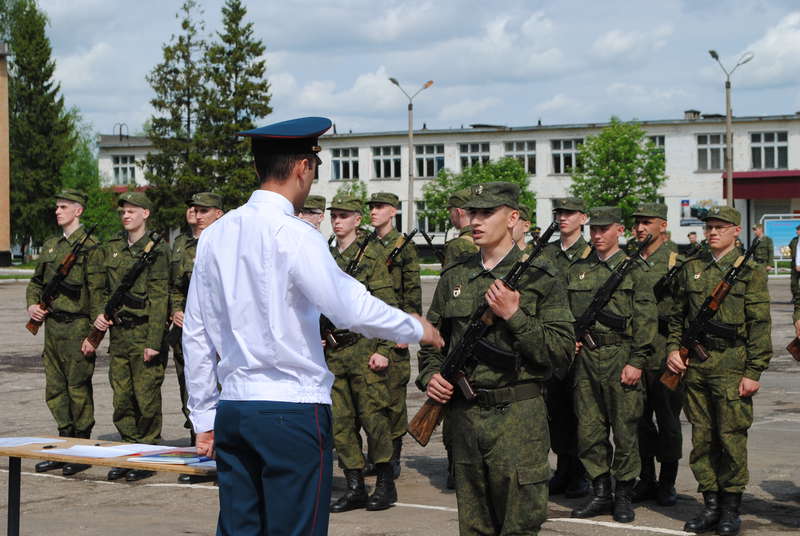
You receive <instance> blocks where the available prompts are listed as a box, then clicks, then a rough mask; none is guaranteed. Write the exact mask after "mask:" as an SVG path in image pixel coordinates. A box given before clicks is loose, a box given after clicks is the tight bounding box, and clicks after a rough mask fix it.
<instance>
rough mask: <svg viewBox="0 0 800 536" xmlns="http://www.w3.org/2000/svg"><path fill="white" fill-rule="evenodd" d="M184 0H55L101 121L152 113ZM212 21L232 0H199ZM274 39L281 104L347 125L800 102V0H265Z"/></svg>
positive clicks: (671, 113) (760, 108) (81, 83)
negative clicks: (729, 90)
mask: <svg viewBox="0 0 800 536" xmlns="http://www.w3.org/2000/svg"><path fill="white" fill-rule="evenodd" d="M180 3H181V2H180V1H179V0H135V1H131V0H40V4H41V6H42V8H43V9H44V10H45V11H46V12H47V14H48V16H49V18H50V27H49V28H48V35H49V37H50V39H51V41H52V44H53V50H54V54H55V57H56V62H57V71H56V77H57V79H58V80H59V81H60V82H61V86H62V90H63V92H64V95H65V97H66V100H67V102H68V104H69V105H75V106H77V107H78V108H80V110H81V112H82V113H83V116H84V118H85V119H86V120H88V121H89V122H90V123H91V125H92V127H93V128H94V129H95V130H96V131H98V132H102V133H110V132H111V130H112V127H113V125H114V124H115V123H119V122H124V123H127V125H128V126H129V128H130V131H131V133H134V132H136V131H137V130H139V129H140V128H141V125H142V123H143V122H144V121H145V120H146V119H147V117H148V116H149V115H150V113H151V110H150V107H149V104H148V101H149V100H150V98H151V96H152V94H151V90H150V88H149V86H148V85H147V82H146V81H145V75H146V74H147V73H148V72H149V71H150V70H151V69H152V67H153V66H154V65H155V64H156V63H158V62H159V61H160V59H161V46H162V44H163V43H165V42H167V41H168V40H169V39H170V36H171V35H172V34H174V33H176V32H177V31H178V29H179V28H178V19H176V17H175V13H176V12H177V11H178V8H179V7H180ZM199 3H200V4H201V5H202V6H203V10H204V13H203V16H202V18H203V19H204V21H205V33H206V34H209V35H210V34H212V33H213V32H215V31H217V30H218V29H220V26H221V25H220V6H221V5H222V3H223V2H222V0H199ZM246 5H247V6H248V18H249V20H251V21H252V22H253V23H254V24H255V30H256V34H257V35H258V37H260V38H261V39H262V40H263V41H264V44H265V45H266V47H267V52H266V60H267V77H268V79H269V81H270V82H271V84H272V107H273V109H274V113H273V114H272V116H271V117H270V118H269V119H268V121H270V122H271V121H273V120H275V121H277V120H283V119H288V118H291V117H296V116H300V115H326V116H329V117H331V118H332V119H333V120H334V121H335V122H336V123H337V126H338V131H339V132H340V133H341V132H346V131H347V130H353V131H356V132H357V131H376V130H403V129H405V128H406V111H405V105H406V102H407V101H406V100H405V97H403V95H402V94H401V93H400V91H399V90H398V89H397V88H396V87H394V86H393V85H391V84H390V83H389V82H388V80H387V78H388V77H389V76H393V77H395V78H397V79H399V80H400V82H401V83H402V84H403V85H404V86H405V87H406V89H407V90H408V91H409V92H411V91H414V90H416V88H418V87H419V86H420V85H421V84H422V83H423V82H424V81H426V80H428V79H433V80H434V81H435V83H434V85H433V87H431V88H430V89H427V90H425V91H424V92H423V93H422V94H420V95H419V96H418V97H417V99H416V100H415V110H416V119H417V122H416V123H417V127H420V126H421V125H422V123H423V122H425V123H426V124H427V126H428V128H448V127H459V126H461V125H468V124H471V123H494V124H506V125H512V126H520V125H531V124H535V123H536V122H537V121H538V120H539V119H541V120H542V122H543V123H544V124H559V123H575V122H594V121H604V120H607V119H608V118H609V117H610V116H611V115H617V116H619V117H621V118H623V119H633V118H638V119H667V118H678V117H681V116H682V112H683V110H685V109H688V108H696V109H699V110H701V111H703V112H704V113H722V112H724V93H723V81H724V75H723V73H722V71H721V70H720V68H719V66H718V65H717V64H716V63H715V62H713V61H712V60H711V58H710V57H709V55H708V52H707V51H708V49H710V48H714V49H716V50H717V51H719V53H720V56H721V57H722V59H723V62H724V63H726V64H728V65H731V66H732V65H734V64H735V63H736V60H737V58H738V57H739V56H740V55H741V54H742V53H744V52H745V51H752V52H754V53H755V58H754V59H753V61H752V62H750V63H748V64H747V65H744V66H743V67H741V68H740V69H739V70H738V71H737V72H736V73H735V75H734V78H733V84H734V103H733V108H734V114H736V115H761V114H783V113H794V112H795V111H798V110H800V92H799V91H798V88H800V84H799V83H800V2H797V1H793V0H726V1H724V2H703V1H699V0H686V1H679V0H660V1H654V0H647V1H644V0H640V1H634V0H603V1H596V0H594V1H592V0H583V1H578V0H555V1H551V0H540V1H535V0H528V1H524V0H518V1H514V0H508V1H504V0H493V1H486V0H483V1H476V0H419V1H417V0H394V1H389V0H386V1H383V0H322V1H319V2H308V1H303V2H300V1H294V0H251V1H249V2H246Z"/></svg>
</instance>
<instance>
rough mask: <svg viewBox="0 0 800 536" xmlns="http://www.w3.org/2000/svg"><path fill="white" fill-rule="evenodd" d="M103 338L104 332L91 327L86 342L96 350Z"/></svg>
mask: <svg viewBox="0 0 800 536" xmlns="http://www.w3.org/2000/svg"><path fill="white" fill-rule="evenodd" d="M106 331H108V330H106ZM105 336H106V332H105V331H100V330H99V329H97V328H96V327H94V326H92V331H90V332H89V335H87V336H86V340H87V341H89V344H91V345H92V346H94V349H95V350H97V348H98V346H100V343H101V342H103V337H105Z"/></svg>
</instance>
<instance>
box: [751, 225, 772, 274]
mask: <svg viewBox="0 0 800 536" xmlns="http://www.w3.org/2000/svg"><path fill="white" fill-rule="evenodd" d="M753 232H754V233H755V234H756V237H757V238H758V239H759V240H760V241H759V243H758V246H756V250H755V251H754V252H753V260H754V261H756V262H757V263H759V264H763V265H764V267H765V268H766V269H767V271H768V272H771V271H772V270H773V264H774V261H775V245H774V244H773V242H772V239H771V238H770V237H768V236H767V235H765V234H764V226H763V225H761V224H758V225H753Z"/></svg>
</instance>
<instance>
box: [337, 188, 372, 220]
mask: <svg viewBox="0 0 800 536" xmlns="http://www.w3.org/2000/svg"><path fill="white" fill-rule="evenodd" d="M339 194H348V195H352V196H353V197H357V198H358V199H360V200H361V204H362V207H363V208H362V209H361V216H362V217H361V221H362V222H363V223H364V224H367V223H369V207H368V206H367V201H368V200H369V191H368V190H367V183H365V182H364V181H362V180H361V179H358V180H353V181H347V182H343V183H342V184H341V186H339V187H338V188H337V189H336V195H339Z"/></svg>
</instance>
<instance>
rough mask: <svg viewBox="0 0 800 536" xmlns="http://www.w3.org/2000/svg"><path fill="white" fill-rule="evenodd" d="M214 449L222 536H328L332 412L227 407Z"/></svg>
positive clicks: (274, 405) (284, 406)
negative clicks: (326, 535)
mask: <svg viewBox="0 0 800 536" xmlns="http://www.w3.org/2000/svg"><path fill="white" fill-rule="evenodd" d="M214 443H215V445H214V448H215V451H216V456H217V471H218V477H219V523H218V525H217V535H218V536H251V535H252V536H264V535H270V536H276V535H280V536H283V535H286V536H290V535H291V536H295V535H296V536H300V535H303V536H317V535H325V534H327V533H328V515H329V511H328V507H329V505H330V497H331V479H332V477H333V456H332V452H331V451H332V444H333V441H332V438H331V409H330V406H327V405H323V404H296V403H290V402H268V401H231V400H222V401H220V403H219V407H218V408H217V417H216V421H215V422H214Z"/></svg>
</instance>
